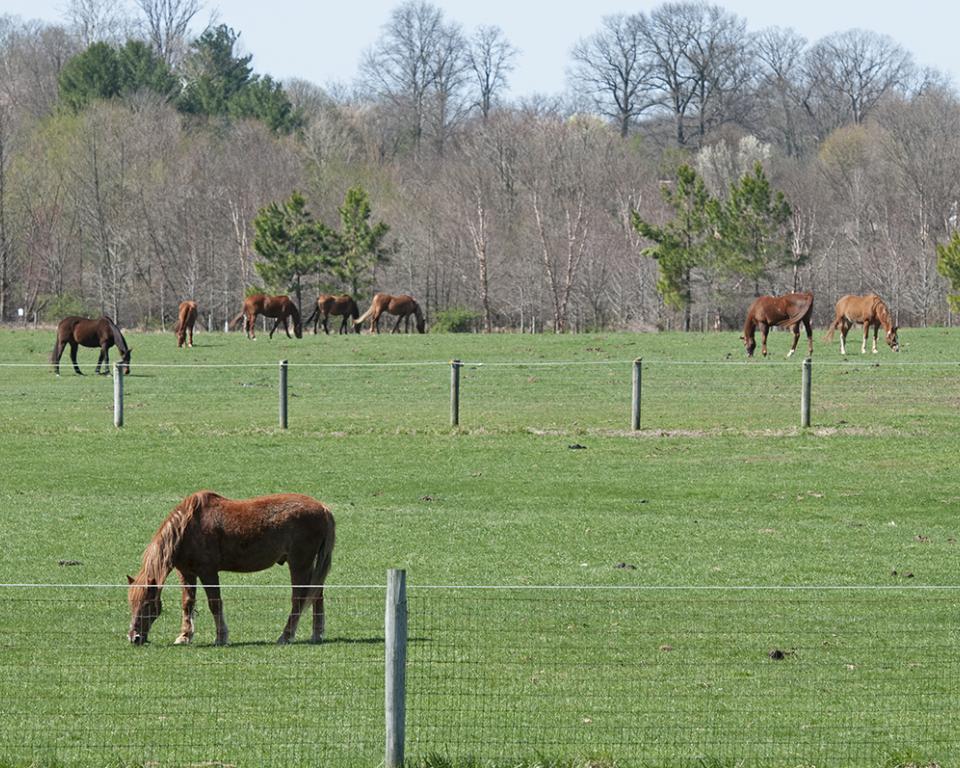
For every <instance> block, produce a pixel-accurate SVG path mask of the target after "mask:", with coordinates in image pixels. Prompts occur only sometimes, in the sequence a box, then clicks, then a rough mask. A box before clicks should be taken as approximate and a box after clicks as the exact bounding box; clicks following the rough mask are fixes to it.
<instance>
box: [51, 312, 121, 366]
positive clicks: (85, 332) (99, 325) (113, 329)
mask: <svg viewBox="0 0 960 768" xmlns="http://www.w3.org/2000/svg"><path fill="white" fill-rule="evenodd" d="M68 345H69V347H70V362H72V363H73V370H74V372H75V373H78V374H79V375H81V376H82V375H83V371H81V370H80V366H78V365H77V347H81V346H82V347H100V357H99V358H98V359H97V367H96V368H95V369H94V371H93V372H94V373H100V372H101V371H100V366H101V364H102V365H103V374H104V375H106V374H108V373H110V347H112V346H114V345H116V347H117V349H118V350H119V352H120V355H121V357H120V362H121V364H122V368H123V372H124V373H127V374H128V373H130V352H131V350H130V347H128V346H127V340H126V339H125V338H123V333H121V332H120V328H119V327H118V326H117V324H116V323H115V322H113V320H111V319H110V318H109V317H107V316H106V315H104V316H103V317H101V318H99V319H97V320H91V319H90V318H88V317H77V316H75V315H74V316H71V317H65V318H63V320H61V321H60V322H59V323H58V324H57V340H56V342H55V343H54V345H53V352H52V353H51V355H50V362H52V363H53V370H54V373H56V374H57V376H59V375H60V358H61V357H62V356H63V350H64V349H66V347H67V346H68Z"/></svg>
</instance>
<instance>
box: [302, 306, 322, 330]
mask: <svg viewBox="0 0 960 768" xmlns="http://www.w3.org/2000/svg"><path fill="white" fill-rule="evenodd" d="M319 313H320V305H319V304H316V305H314V307H313V312H311V313H310V317H308V318H307V319H306V320H304V321H303V324H304V325H305V326H306V325H310V323H312V322H313V319H314V318H315V317H316V316H317V315H318V314H319Z"/></svg>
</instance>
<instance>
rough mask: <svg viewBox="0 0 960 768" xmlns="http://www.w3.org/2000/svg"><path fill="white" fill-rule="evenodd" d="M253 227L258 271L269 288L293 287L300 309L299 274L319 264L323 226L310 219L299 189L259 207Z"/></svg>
mask: <svg viewBox="0 0 960 768" xmlns="http://www.w3.org/2000/svg"><path fill="white" fill-rule="evenodd" d="M253 227H254V230H255V235H254V240H253V249H254V250H255V251H256V252H257V254H258V255H259V256H260V259H261V260H260V261H258V262H257V263H256V264H255V265H254V268H255V269H256V270H257V274H258V275H260V278H261V279H262V280H263V282H264V283H265V284H266V285H267V287H268V288H270V289H271V290H275V291H278V292H286V291H291V290H292V291H293V292H294V294H295V295H296V297H297V308H298V309H300V310H302V307H303V296H302V278H303V276H304V275H306V274H309V273H312V272H314V271H316V270H317V269H318V267H319V266H320V265H321V264H322V258H323V257H322V253H323V250H324V243H323V239H324V234H323V231H324V227H323V226H322V225H318V224H317V223H316V222H315V221H314V220H313V217H312V216H311V215H310V213H309V211H307V209H306V201H305V200H304V198H303V196H302V195H301V194H300V193H299V192H293V194H291V195H290V199H289V200H287V201H286V202H284V203H276V202H273V203H270V204H269V205H268V206H266V207H265V208H261V209H260V212H259V213H258V214H257V217H256V218H255V219H254V220H253Z"/></svg>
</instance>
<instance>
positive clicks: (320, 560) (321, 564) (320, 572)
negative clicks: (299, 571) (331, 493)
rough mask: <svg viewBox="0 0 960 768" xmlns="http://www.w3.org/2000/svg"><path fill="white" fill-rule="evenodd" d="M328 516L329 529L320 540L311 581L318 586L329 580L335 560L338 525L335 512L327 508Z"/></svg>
mask: <svg viewBox="0 0 960 768" xmlns="http://www.w3.org/2000/svg"><path fill="white" fill-rule="evenodd" d="M324 509H325V511H326V513H327V514H326V518H327V521H328V522H329V525H328V526H327V530H326V531H325V532H324V534H323V541H321V542H320V549H319V550H318V551H317V559H316V561H314V564H313V578H312V580H311V583H312V584H314V585H316V586H322V585H323V582H324V581H326V580H327V574H328V573H330V565H331V563H332V562H333V545H334V543H335V542H336V538H337V526H336V523H335V522H334V519H333V514H332V513H331V512H330V510H329V509H326V507H324Z"/></svg>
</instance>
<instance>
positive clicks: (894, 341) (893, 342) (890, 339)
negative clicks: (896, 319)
mask: <svg viewBox="0 0 960 768" xmlns="http://www.w3.org/2000/svg"><path fill="white" fill-rule="evenodd" d="M884 335H885V336H886V339H887V344H888V345H889V346H890V349H892V350H893V351H894V352H899V351H900V340H899V339H898V338H897V326H895V325H891V326H890V330H888V331H887V332H886V333H885V334H884Z"/></svg>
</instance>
